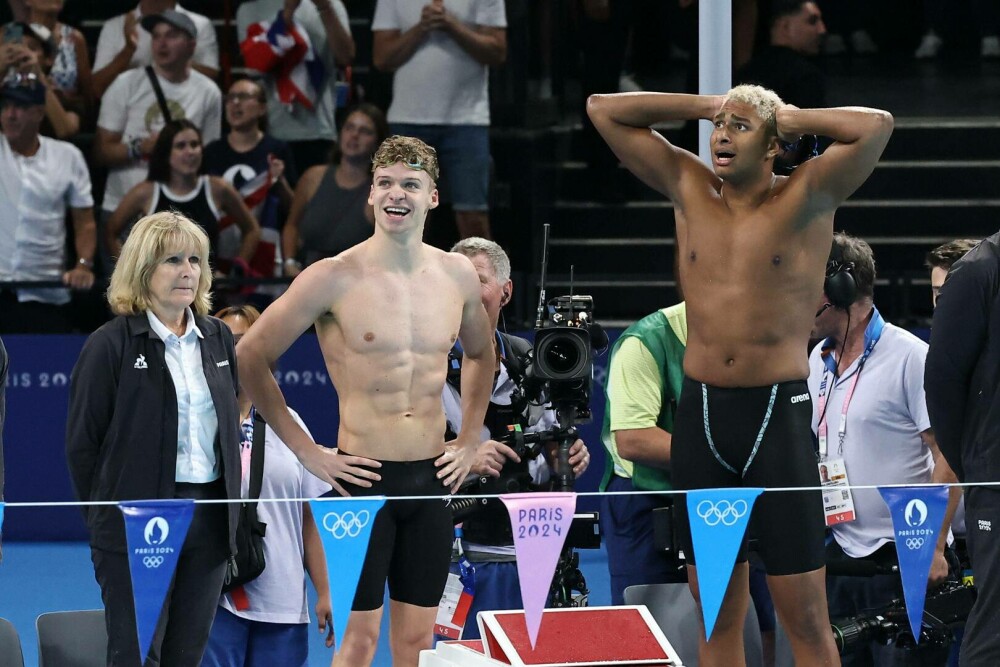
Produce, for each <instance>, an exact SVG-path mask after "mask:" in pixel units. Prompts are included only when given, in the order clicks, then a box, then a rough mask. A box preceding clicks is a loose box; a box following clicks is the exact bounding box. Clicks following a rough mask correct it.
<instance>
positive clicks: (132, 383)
mask: <svg viewBox="0 0 1000 667" xmlns="http://www.w3.org/2000/svg"><path fill="white" fill-rule="evenodd" d="M195 324H197V326H198V329H199V330H200V331H201V333H202V335H203V336H204V338H202V339H201V358H202V367H203V368H204V370H205V379H206V380H207V381H208V387H209V390H210V391H211V394H212V400H213V402H214V403H215V412H216V415H217V416H218V419H219V431H218V434H217V436H216V441H215V451H216V455H217V456H219V460H220V461H221V464H222V466H221V467H222V475H223V478H224V480H225V485H226V495H227V497H229V498H232V499H237V498H239V497H240V457H239V441H240V440H239V438H240V436H239V408H238V407H237V403H236V389H237V387H238V386H239V383H238V381H237V376H236V351H235V346H234V345H233V335H232V333H231V332H230V331H229V328H228V327H226V326H225V325H224V324H223V323H222V322H220V321H219V320H217V319H214V318H211V317H203V316H200V315H196V316H195ZM164 355H165V347H164V344H163V341H162V340H160V338H159V337H158V336H157V335H156V334H155V333H154V332H153V330H152V329H151V328H150V326H149V320H148V319H147V317H146V315H145V314H141V315H131V316H122V317H116V318H115V319H113V320H111V321H110V322H108V323H107V324H105V325H104V326H102V327H101V328H100V329H98V330H97V331H95V332H94V333H93V334H91V336H90V338H88V339H87V342H86V344H85V345H84V346H83V350H82V351H81V352H80V358H79V359H77V362H76V366H74V367H73V373H72V375H71V376H70V392H69V415H68V419H67V423H66V462H67V464H68V466H69V471H70V476H71V477H72V479H73V485H74V487H75V488H76V494H77V497H78V498H79V499H80V500H143V499H152V498H173V497H174V477H175V473H176V465H177V394H176V393H175V391H174V383H173V379H172V378H171V376H170V371H169V369H168V368H167V363H166V359H165V356H164ZM238 512H239V505H238V504H237V503H232V504H230V505H229V549H230V553H233V554H235V553H236V543H235V531H236V519H237V514H238ZM84 517H85V518H86V521H87V527H88V529H89V530H90V544H91V546H94V547H97V548H100V549H107V550H111V551H124V550H125V548H126V543H125V527H124V523H123V521H122V516H121V511H120V510H119V509H118V508H117V507H114V506H98V507H90V508H85V509H84Z"/></svg>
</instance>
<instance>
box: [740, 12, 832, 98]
mask: <svg viewBox="0 0 1000 667" xmlns="http://www.w3.org/2000/svg"><path fill="white" fill-rule="evenodd" d="M769 25H770V31H769V35H770V44H769V45H768V46H767V47H766V48H764V49H761V50H760V51H759V52H758V53H757V55H755V56H754V57H753V58H751V59H750V62H748V63H747V64H746V65H745V66H744V67H743V68H741V69H740V70H739V71H738V72H737V73H736V79H735V82H736V83H755V84H757V85H760V86H764V87H765V88H770V89H771V90H773V91H774V92H776V93H777V94H778V96H779V97H781V99H783V100H785V101H786V102H787V103H789V104H794V105H795V106H797V107H799V108H802V109H814V108H818V107H825V106H826V78H825V75H824V74H823V70H821V69H820V68H819V67H818V66H817V65H816V63H815V62H813V58H814V57H815V56H816V55H818V54H819V49H820V45H821V43H822V40H823V35H824V34H826V26H825V25H824V24H823V15H822V14H821V13H820V9H819V7H818V6H817V5H816V3H815V2H813V1H812V0H775V2H774V3H773V4H772V5H771V15H770V19H769Z"/></svg>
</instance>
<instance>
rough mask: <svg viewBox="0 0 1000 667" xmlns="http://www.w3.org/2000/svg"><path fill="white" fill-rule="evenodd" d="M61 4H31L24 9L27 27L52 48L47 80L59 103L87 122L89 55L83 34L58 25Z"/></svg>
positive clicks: (56, 0) (52, 0)
mask: <svg viewBox="0 0 1000 667" xmlns="http://www.w3.org/2000/svg"><path fill="white" fill-rule="evenodd" d="M65 4H66V3H65V2H64V1H63V0H44V1H42V0H32V2H30V3H29V5H28V8H29V9H30V14H29V17H28V22H29V23H30V24H31V27H32V28H33V29H34V30H35V31H36V32H38V33H39V34H41V36H42V37H43V38H44V39H46V40H48V39H49V38H51V40H52V46H53V54H52V64H51V66H50V69H49V80H50V81H51V84H52V88H53V89H54V90H55V91H56V94H57V95H58V96H59V99H60V101H61V102H62V103H63V104H64V105H66V106H67V108H70V109H72V110H73V111H75V112H77V113H78V114H80V115H81V117H83V118H87V111H88V109H89V108H90V105H91V103H92V102H93V100H94V85H93V84H94V81H93V73H92V71H91V68H90V51H89V50H88V48H87V40H86V39H84V37H83V33H82V32H80V31H79V30H77V29H76V28H74V27H72V26H68V25H66V24H64V23H60V22H59V14H60V13H61V12H62V10H63V7H64V6H65Z"/></svg>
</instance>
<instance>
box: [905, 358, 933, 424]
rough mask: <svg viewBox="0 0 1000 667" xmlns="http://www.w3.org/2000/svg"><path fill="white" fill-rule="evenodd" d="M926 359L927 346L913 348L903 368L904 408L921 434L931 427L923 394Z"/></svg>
mask: <svg viewBox="0 0 1000 667" xmlns="http://www.w3.org/2000/svg"><path fill="white" fill-rule="evenodd" d="M926 359H927V345H924V344H921V345H920V346H919V349H918V348H916V347H914V349H913V350H911V351H910V353H909V354H908V355H906V361H905V365H904V366H903V391H905V392H906V407H907V409H908V410H909V412H910V419H912V420H913V423H914V424H916V426H917V430H918V431H920V432H921V433H923V432H924V431H926V430H927V429H929V428H930V427H931V419H930V417H929V416H928V414H927V396H926V394H925V393H924V362H925V361H926Z"/></svg>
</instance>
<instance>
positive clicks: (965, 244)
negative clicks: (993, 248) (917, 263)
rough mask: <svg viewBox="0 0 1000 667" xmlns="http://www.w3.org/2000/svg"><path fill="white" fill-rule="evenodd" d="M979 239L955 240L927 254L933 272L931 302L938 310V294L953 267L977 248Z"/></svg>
mask: <svg viewBox="0 0 1000 667" xmlns="http://www.w3.org/2000/svg"><path fill="white" fill-rule="evenodd" d="M978 243H979V241H978V240H977V239H955V240H954V241H948V242H947V243H943V244H941V245H939V246H938V247H937V248H934V250H931V251H930V252H929V253H927V259H926V262H925V265H926V266H927V268H928V269H929V270H930V272H931V300H932V302H933V304H934V307H935V308H937V300H938V294H939V293H940V292H941V286H942V285H944V280H945V278H947V277H948V272H949V271H951V267H952V265H953V264H954V263H955V262H957V261H958V260H960V259H962V258H963V257H965V254H966V253H967V252H969V251H970V250H972V249H973V248H975V247H976V244H978Z"/></svg>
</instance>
